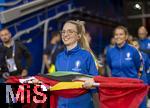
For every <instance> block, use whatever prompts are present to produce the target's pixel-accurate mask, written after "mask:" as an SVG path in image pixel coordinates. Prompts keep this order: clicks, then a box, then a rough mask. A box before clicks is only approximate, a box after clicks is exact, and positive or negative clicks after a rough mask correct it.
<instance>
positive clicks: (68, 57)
mask: <svg viewBox="0 0 150 108" xmlns="http://www.w3.org/2000/svg"><path fill="white" fill-rule="evenodd" d="M67 59H68V60H67V66H66V71H68V66H69V59H70V56H69V55H68V56H67Z"/></svg>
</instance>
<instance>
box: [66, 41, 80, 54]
mask: <svg viewBox="0 0 150 108" xmlns="http://www.w3.org/2000/svg"><path fill="white" fill-rule="evenodd" d="M80 49H81V47H80V45H79V44H77V46H76V47H74V48H73V49H71V50H69V51H68V50H67V48H65V54H66V55H71V54H74V53H76V52H78V51H79V50H80Z"/></svg>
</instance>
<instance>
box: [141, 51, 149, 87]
mask: <svg viewBox="0 0 150 108" xmlns="http://www.w3.org/2000/svg"><path fill="white" fill-rule="evenodd" d="M141 54H142V57H143V63H144V69H143V71H144V73H146V77H147V83H148V84H150V59H149V57H148V56H147V54H145V53H143V52H141ZM143 76H144V75H143ZM144 79H145V78H144Z"/></svg>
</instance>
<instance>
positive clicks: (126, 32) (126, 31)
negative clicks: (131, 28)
mask: <svg viewBox="0 0 150 108" xmlns="http://www.w3.org/2000/svg"><path fill="white" fill-rule="evenodd" d="M117 29H121V30H123V31H124V33H125V35H126V36H128V35H129V33H128V29H127V28H126V27H124V26H117V27H116V28H115V29H114V35H115V32H116V30H117Z"/></svg>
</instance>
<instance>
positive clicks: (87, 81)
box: [83, 78, 94, 89]
mask: <svg viewBox="0 0 150 108" xmlns="http://www.w3.org/2000/svg"><path fill="white" fill-rule="evenodd" d="M93 84H94V80H93V78H86V79H85V82H84V84H83V87H84V88H86V89H90V88H92V87H93Z"/></svg>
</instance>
